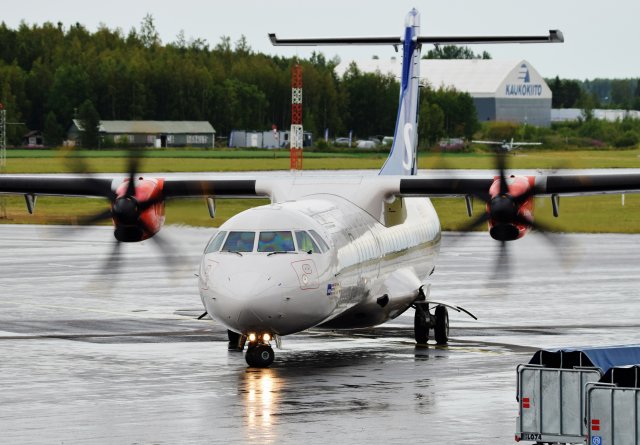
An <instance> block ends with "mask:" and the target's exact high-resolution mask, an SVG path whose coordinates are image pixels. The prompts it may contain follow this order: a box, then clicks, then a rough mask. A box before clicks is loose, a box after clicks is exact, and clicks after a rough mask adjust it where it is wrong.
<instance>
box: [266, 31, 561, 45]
mask: <svg viewBox="0 0 640 445" xmlns="http://www.w3.org/2000/svg"><path fill="white" fill-rule="evenodd" d="M269 39H270V40H271V43H272V44H273V45H274V46H319V45H402V43H403V38H402V37H323V38H308V39H279V38H278V37H276V35H275V34H269ZM416 42H417V43H431V44H434V45H472V44H476V43H479V44H488V43H562V42H564V36H563V35H562V32H561V31H560V30H557V29H552V30H550V31H549V34H548V35H543V36H457V37H456V36H452V37H417V38H416Z"/></svg>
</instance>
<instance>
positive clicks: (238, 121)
mask: <svg viewBox="0 0 640 445" xmlns="http://www.w3.org/2000/svg"><path fill="white" fill-rule="evenodd" d="M339 62H340V61H339V59H337V58H336V59H332V60H327V58H326V57H325V56H324V55H323V54H321V53H314V54H313V55H312V56H311V57H310V58H309V59H303V60H296V59H294V58H284V57H279V56H268V55H264V54H260V53H256V52H254V51H253V50H252V49H251V47H250V46H249V44H248V42H247V41H246V39H245V38H244V37H241V38H240V39H239V40H238V41H236V42H232V41H231V39H230V38H229V37H226V36H223V37H221V38H220V41H219V42H218V43H217V44H215V45H213V46H212V45H210V44H209V43H208V42H206V41H205V40H202V39H193V38H191V39H187V38H186V37H185V34H184V32H180V34H179V35H178V36H176V39H175V41H174V42H171V43H167V44H163V43H162V42H161V41H160V38H159V34H158V32H157V30H156V28H155V24H154V21H153V17H152V16H150V15H147V16H145V17H144V19H143V20H142V22H141V25H140V27H139V29H135V28H133V29H131V30H130V31H129V32H128V33H125V32H123V31H122V30H121V29H109V28H108V27H106V26H101V27H100V28H99V29H98V30H97V31H95V32H90V31H89V30H87V29H86V28H85V27H84V26H83V25H81V24H79V23H76V24H74V25H72V26H69V27H65V26H63V25H62V24H61V23H57V24H53V23H44V24H42V25H31V26H29V25H27V24H25V23H22V24H21V25H20V26H19V27H18V28H17V29H11V28H9V27H8V26H7V25H6V24H5V23H2V24H1V25H0V101H1V102H2V103H3V105H4V107H5V109H6V110H7V113H8V115H7V120H8V121H9V122H12V123H22V124H23V125H11V126H9V127H8V138H9V143H10V144H15V145H17V144H20V141H21V137H22V135H23V134H24V133H26V131H27V130H42V131H43V132H44V136H45V140H46V141H47V144H48V145H58V144H60V143H61V142H62V140H63V138H64V137H65V135H66V132H67V130H68V128H69V127H70V125H71V122H72V119H74V118H78V117H80V115H82V116H83V117H86V116H88V118H89V119H90V120H91V119H93V120H94V121H95V119H96V118H97V119H103V120H206V121H209V122H210V123H211V124H212V125H213V126H214V128H215V129H216V132H217V135H218V136H227V135H228V134H229V132H230V131H231V130H233V129H256V130H260V129H271V127H272V125H276V126H277V127H278V128H282V129H286V128H288V126H289V125H290V114H291V109H290V108H291V107H290V100H291V99H290V98H291V67H292V66H293V65H294V64H296V63H300V64H301V65H302V67H303V81H304V96H303V102H304V104H303V113H304V114H303V121H304V125H305V130H307V131H311V132H312V133H314V134H315V135H317V136H319V135H323V134H324V131H325V129H326V128H328V129H329V132H330V134H331V135H332V136H340V135H346V134H348V132H349V131H352V132H353V134H354V137H359V138H367V137H369V136H371V135H379V134H384V135H390V134H392V132H393V129H394V126H395V119H396V109H397V105H398V96H399V84H398V81H397V79H395V78H394V77H393V76H390V75H384V74H381V73H364V72H361V71H360V70H358V68H357V67H356V66H355V65H353V66H351V67H350V68H349V69H348V70H347V72H346V73H345V75H344V76H342V77H338V76H337V75H336V74H335V71H334V68H335V67H336V65H337V64H338V63H339ZM459 94H460V93H456V92H453V91H448V92H446V91H444V92H440V93H437V92H429V94H425V95H423V96H424V97H423V101H424V103H425V104H426V105H425V106H424V107H423V108H424V109H430V110H432V111H434V115H433V116H430V117H429V118H428V122H427V123H426V124H425V128H427V127H428V128H430V129H431V130H430V133H429V132H423V134H424V137H425V138H426V139H427V140H434V139H435V137H437V136H439V135H441V134H445V133H448V132H449V131H458V130H460V122H459V120H460V119H458V118H456V117H455V116H453V115H452V114H451V113H454V112H455V113H458V112H460V110H459V108H460V107H459V106H458V105H456V103H457V102H456V100H454V99H446V98H447V97H449V96H452V97H454V96H456V97H457V95H459ZM456 107H457V108H456ZM463 108H464V107H463ZM425 119H426V118H425ZM468 120H473V119H468ZM474 125H475V124H474ZM467 133H469V131H467ZM434 135H436V136H434ZM91 140H92V141H93V138H91ZM92 143H93V142H92Z"/></svg>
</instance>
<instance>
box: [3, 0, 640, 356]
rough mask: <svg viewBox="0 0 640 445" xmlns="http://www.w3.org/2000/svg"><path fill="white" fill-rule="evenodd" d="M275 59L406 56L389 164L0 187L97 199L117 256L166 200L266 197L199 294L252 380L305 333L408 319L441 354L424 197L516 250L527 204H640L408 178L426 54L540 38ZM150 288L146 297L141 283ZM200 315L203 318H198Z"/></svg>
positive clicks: (218, 243)
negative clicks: (287, 341)
mask: <svg viewBox="0 0 640 445" xmlns="http://www.w3.org/2000/svg"><path fill="white" fill-rule="evenodd" d="M269 37H270V39H271V41H272V43H273V44H274V45H319V44H337V45H342V44H345V45H348V44H374V45H393V46H396V47H401V48H402V53H403V64H402V76H401V85H400V97H399V108H398V114H397V119H396V128H395V132H394V139H393V144H392V147H391V149H390V153H389V157H388V158H387V160H386V161H385V163H384V165H383V166H382V168H381V170H380V172H379V174H378V175H375V176H374V175H363V176H353V177H351V176H338V175H336V176H333V177H327V176H322V177H314V176H307V175H291V176H284V177H274V176H266V177H261V176H259V175H256V176H255V177H250V178H246V177H243V178H238V177H235V178H233V177H225V176H220V175H216V174H212V175H211V178H207V179H177V178H175V179H172V178H154V177H144V176H141V175H138V174H137V172H136V170H137V164H136V162H137V161H132V162H131V164H130V168H129V174H128V176H127V177H124V178H122V177H118V176H114V177H112V178H104V177H100V178H96V177H87V176H86V175H75V176H71V177H51V176H42V175H3V176H0V193H10V194H22V195H24V196H25V200H26V203H27V209H28V210H29V211H30V212H32V211H33V207H34V205H35V198H36V196H37V195H62V196H93V197H103V198H106V199H107V200H108V202H109V206H108V208H107V209H105V211H104V212H101V213H99V214H97V215H94V216H93V217H90V218H87V219H85V220H84V222H85V223H94V222H97V221H100V220H109V219H111V220H112V221H113V224H114V236H115V238H116V240H117V241H118V243H120V242H137V241H141V240H145V239H153V237H154V236H156V235H157V234H158V232H159V231H160V230H161V227H162V224H163V223H164V204H165V201H166V200H168V199H177V198H183V197H196V196H199V197H205V198H206V199H207V202H208V204H209V210H210V212H211V213H212V215H213V214H214V208H215V205H214V204H215V202H214V200H215V199H216V198H229V197H234V198H236V197H242V198H257V197H260V198H262V197H268V198H270V200H271V203H270V204H268V205H263V206H259V207H255V208H252V209H249V210H246V211H243V212H241V213H239V214H237V215H235V216H234V217H232V218H231V219H229V220H228V221H227V222H225V223H224V224H222V225H221V226H220V227H219V229H218V231H217V232H216V233H215V234H213V236H212V238H211V240H210V241H209V242H208V244H207V245H206V247H205V249H204V253H203V255H202V259H201V262H200V264H199V271H198V274H197V275H198V286H199V292H200V297H201V299H202V303H203V305H204V307H205V310H206V314H207V315H208V316H209V317H210V318H211V319H213V320H215V321H217V322H218V323H220V324H221V325H223V326H224V327H225V328H226V329H227V331H228V334H229V335H228V337H229V349H231V350H238V351H244V350H245V346H246V353H245V360H246V362H247V364H248V365H249V366H250V367H267V366H269V365H271V363H272V362H273V360H274V357H275V354H274V351H273V348H272V346H271V344H272V342H275V343H276V345H279V342H280V341H281V338H282V337H283V336H286V335H290V334H294V333H296V332H300V331H303V330H306V329H309V328H320V329H322V328H324V329H331V330H336V329H353V328H362V327H371V326H376V325H379V324H381V323H384V322H386V321H388V320H392V319H394V318H396V317H398V316H399V315H401V314H402V313H404V312H405V311H407V310H409V309H410V308H413V309H414V310H415V313H414V337H415V340H416V342H417V343H418V344H422V345H424V344H426V343H427V342H428V341H429V333H430V331H431V330H433V333H434V339H435V341H436V343H438V344H446V343H447V341H448V338H449V317H448V310H449V309H451V310H455V311H458V312H465V313H467V314H469V315H471V316H473V315H472V314H471V313H470V312H469V311H467V310H466V309H464V308H461V307H459V306H457V305H455V304H452V303H448V302H445V301H440V300H438V299H437V298H432V296H431V292H430V284H429V277H430V276H431V274H432V273H433V272H434V270H435V267H436V260H437V256H438V253H439V249H440V242H441V228H440V222H439V219H438V215H437V214H436V211H435V210H434V207H433V205H432V203H431V201H430V200H429V198H431V197H464V198H465V199H467V200H470V199H471V198H473V197H475V198H478V199H480V200H482V201H483V202H485V203H486V211H485V212H483V213H482V214H481V215H479V216H478V217H477V218H476V219H474V220H473V221H471V223H470V227H472V226H479V225H486V226H487V227H488V229H489V234H490V236H491V237H492V238H494V239H496V240H498V241H500V242H502V243H503V244H504V243H505V242H507V241H513V240H516V239H518V238H521V237H523V236H525V235H526V233H528V232H529V231H531V230H532V229H533V230H539V229H544V227H542V226H540V224H539V223H537V222H535V221H534V220H533V210H534V208H533V203H534V198H535V197H538V196H551V198H552V202H553V203H555V204H554V214H557V204H558V200H557V198H558V196H560V195H577V194H596V193H624V192H631V191H638V190H640V175H633V174H632V175H628V174H627V175H625V174H606V175H595V174H590V175H564V176H561V175H556V176H553V175H537V176H515V175H507V174H506V172H505V166H504V160H503V158H501V157H498V170H499V171H498V174H497V175H495V174H491V175H487V177H484V178H459V177H454V176H451V177H447V176H445V177H438V178H431V177H428V176H418V175H417V172H418V169H417V140H418V139H417V130H418V128H417V127H418V112H417V110H418V94H419V76H420V73H419V67H420V64H419V61H420V51H421V47H422V45H423V44H426V43H437V44H471V43H511V42H513V43H536V42H537V43H558V42H562V41H563V40H564V38H563V36H562V33H561V32H560V31H550V32H549V34H548V35H544V36H513V37H500V36H497V37H424V36H420V14H419V13H418V11H417V10H415V9H413V10H411V11H410V12H409V13H408V15H407V17H406V21H405V28H404V33H403V35H402V36H400V37H355V38H354V37H347V38H323V39H278V38H277V37H276V35H275V34H270V36H269ZM118 245H119V244H116V246H118ZM150 285H152V283H150ZM203 315H204V314H203Z"/></svg>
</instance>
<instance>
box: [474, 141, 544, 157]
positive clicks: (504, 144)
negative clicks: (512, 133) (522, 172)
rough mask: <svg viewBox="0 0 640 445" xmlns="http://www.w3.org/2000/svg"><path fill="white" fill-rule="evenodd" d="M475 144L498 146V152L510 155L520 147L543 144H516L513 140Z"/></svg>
mask: <svg viewBox="0 0 640 445" xmlns="http://www.w3.org/2000/svg"><path fill="white" fill-rule="evenodd" d="M471 142H473V143H474V144H484V145H497V146H498V148H497V150H498V151H502V152H503V153H509V152H510V151H513V150H515V149H517V148H520V147H525V146H533V145H542V142H514V140H513V138H511V140H510V141H506V140H503V141H471Z"/></svg>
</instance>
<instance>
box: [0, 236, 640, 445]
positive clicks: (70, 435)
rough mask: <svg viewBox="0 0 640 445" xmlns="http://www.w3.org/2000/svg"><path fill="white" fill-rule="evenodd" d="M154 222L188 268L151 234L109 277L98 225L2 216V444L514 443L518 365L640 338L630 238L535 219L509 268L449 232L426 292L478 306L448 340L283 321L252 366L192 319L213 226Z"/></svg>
mask: <svg viewBox="0 0 640 445" xmlns="http://www.w3.org/2000/svg"><path fill="white" fill-rule="evenodd" d="M163 233H164V234H166V236H167V238H169V239H170V240H173V241H174V244H173V245H174V248H175V249H176V250H175V251H174V254H173V255H172V256H174V257H175V259H176V261H175V262H174V265H176V264H177V265H181V266H182V267H178V268H177V270H175V271H173V272H171V271H168V270H167V264H166V263H165V262H164V261H162V254H161V253H160V251H159V250H157V249H156V246H154V245H153V243H151V242H149V241H146V242H144V243H140V244H134V245H126V246H124V254H125V257H124V260H123V261H122V263H121V264H120V273H119V275H118V277H117V279H116V277H115V276H113V275H111V274H100V273H99V271H100V269H101V267H102V266H103V265H104V264H105V260H106V258H107V257H108V255H109V252H110V250H111V247H112V243H111V239H112V238H111V235H110V229H109V228H74V229H71V230H69V229H63V228H56V227H53V228H47V227H37V226H11V225H2V226H0V246H1V247H0V270H1V272H0V443H2V444H29V443H42V444H52V443H65V444H70V443H79V444H80V443H81V444H103V443H114V444H126V443H166V444H174V443H181V444H187V443H196V444H213V443H225V444H226V443H238V444H242V443H292V444H293V443H302V442H304V443H307V444H315V443H318V444H320V443H322V444H326V443H402V444H406V443H442V444H449V443H450V444H453V443H455V444H460V443H492V444H510V443H513V436H514V429H515V416H516V410H517V405H516V401H515V366H516V365H517V364H518V363H521V362H525V361H527V360H528V358H529V356H530V355H531V354H532V353H533V352H534V351H535V350H536V349H537V348H539V347H551V346H567V345H572V346H577V345H591V344H596V345H606V344H620V343H640V334H639V333H638V332H640V331H639V328H640V321H639V319H640V301H639V299H638V291H637V288H638V285H639V284H640V263H638V261H637V257H638V254H637V246H638V244H639V243H640V236H634V235H563V236H561V237H559V239H558V240H553V242H552V243H547V242H546V240H543V239H542V237H541V236H540V235H536V234H532V235H529V236H527V237H526V238H525V239H523V240H520V241H518V242H517V243H514V244H513V245H511V246H509V247H511V249H510V250H511V260H512V261H511V263H512V264H511V275H510V277H509V278H506V277H505V276H503V275H500V274H497V275H496V274H495V273H494V264H495V262H494V260H495V259H496V256H497V252H498V250H497V243H495V242H494V241H492V240H491V239H490V238H489V236H488V235H487V234H486V233H472V234H469V235H467V236H464V237H460V236H458V235H455V234H445V236H444V238H443V246H442V250H441V256H440V260H439V262H438V267H437V269H436V273H435V274H434V275H433V278H434V280H433V284H432V289H431V292H432V297H433V298H437V299H441V300H446V301H451V302H455V303H457V304H460V305H461V306H464V307H466V308H467V309H469V310H470V311H472V312H473V313H475V314H476V315H477V316H478V317H479V321H471V320H469V319H467V318H464V317H462V316H460V315H458V314H452V315H451V318H452V322H451V324H452V330H451V336H452V340H451V343H450V345H449V346H448V347H436V346H435V345H433V346H430V347H429V348H426V349H417V348H415V346H414V343H413V341H412V339H411V337H412V325H413V319H412V314H407V315H403V316H402V317H400V318H399V319H397V320H395V321H394V322H393V323H389V324H386V325H383V326H381V327H378V328H375V329H369V330H362V331H354V332H348V333H344V332H324V331H315V330H314V331H309V332H305V333H301V334H297V335H293V336H290V337H286V338H285V339H284V344H283V349H282V350H276V361H275V363H274V364H273V366H272V367H271V368H270V369H261V370H254V369H247V367H246V363H245V361H244V358H243V357H242V355H241V354H238V353H229V352H227V350H226V332H225V331H224V329H222V328H221V327H220V326H217V325H215V324H214V323H213V322H211V321H206V320H201V321H198V320H196V319H195V318H196V317H197V316H198V315H200V314H201V312H202V306H201V304H200V301H199V297H198V293H197V283H196V278H195V277H194V276H193V274H194V272H195V270H196V264H197V262H198V260H199V255H200V252H201V251H202V249H203V247H204V245H205V243H206V241H207V239H208V238H209V237H210V235H211V234H212V233H213V231H212V230H205V229H192V228H176V227H168V228H166V229H165V230H163ZM560 241H561V243H560ZM553 245H555V246H558V247H559V248H558V249H556V248H554V247H553ZM559 252H562V255H561V257H560V256H559ZM560 258H562V261H561V260H560Z"/></svg>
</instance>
